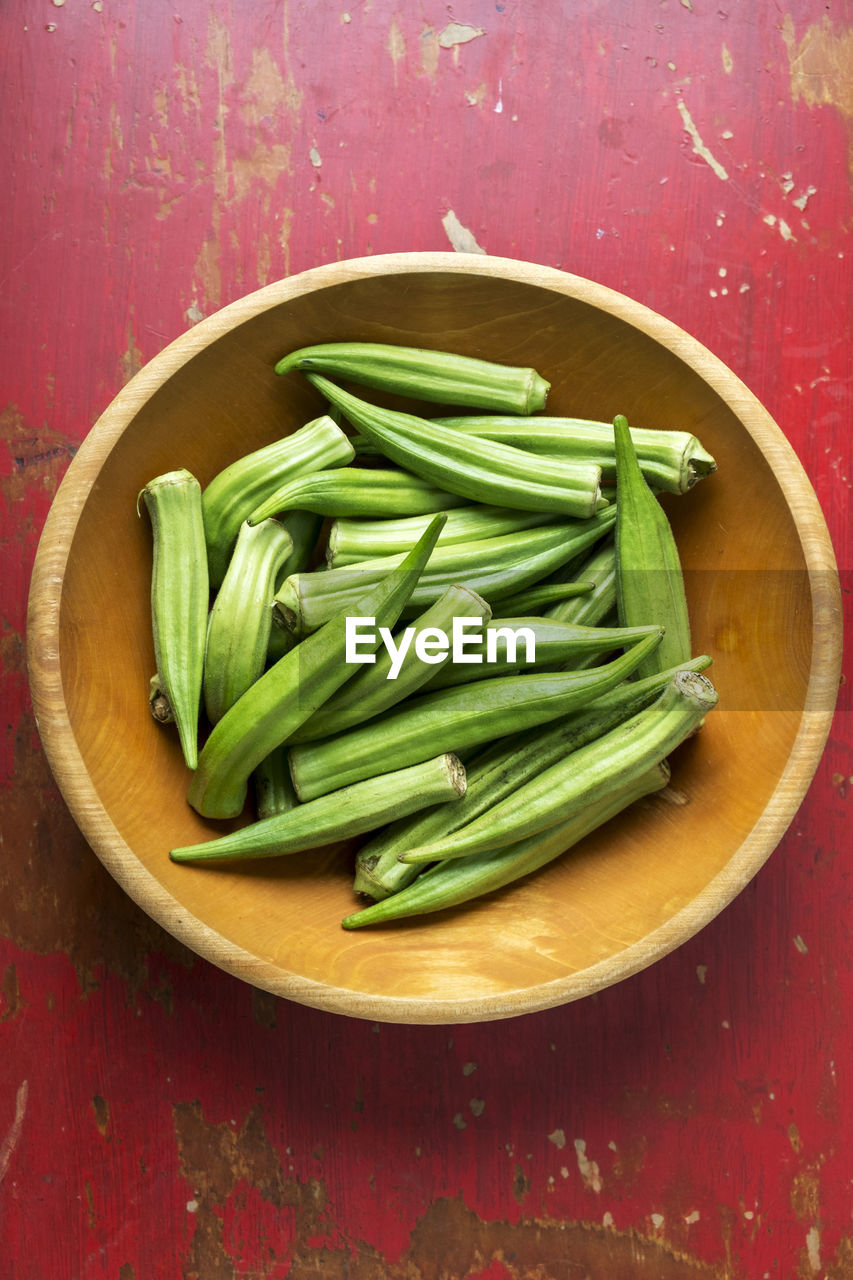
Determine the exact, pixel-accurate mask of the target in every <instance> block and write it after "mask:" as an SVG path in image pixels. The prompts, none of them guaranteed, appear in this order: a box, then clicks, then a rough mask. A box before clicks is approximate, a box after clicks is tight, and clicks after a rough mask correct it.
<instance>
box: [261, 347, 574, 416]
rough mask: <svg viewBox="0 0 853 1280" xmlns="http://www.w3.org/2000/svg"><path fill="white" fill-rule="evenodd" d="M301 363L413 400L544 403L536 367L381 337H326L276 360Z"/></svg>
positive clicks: (498, 405) (509, 407)
mask: <svg viewBox="0 0 853 1280" xmlns="http://www.w3.org/2000/svg"><path fill="white" fill-rule="evenodd" d="M294 369H300V370H302V372H303V373H307V372H314V373H321V374H328V375H329V377H331V378H341V379H343V380H344V381H345V382H356V383H358V384H360V385H361V386H365V387H373V388H374V389H375V390H379V391H390V392H394V393H395V394H397V395H404V396H409V397H412V398H414V399H416V400H427V401H436V402H438V403H439V404H455V405H468V406H470V407H471V408H481V409H493V410H494V411H496V412H504V413H520V414H530V413H536V412H537V411H538V410H540V409H543V408H544V406H545V401H546V399H547V396H548V391H549V388H550V384H549V383H548V382H546V381H545V379H544V378H543V377H541V376H540V375H539V374H538V373H537V372H536V370H535V369H525V368H521V367H519V366H516V365H505V364H496V363H494V362H493V361H491V360H481V359H479V358H478V357H475V356H462V355H457V354H455V353H453V352H448V351H430V350H425V349H423V348H421V347H407V346H393V345H390V344H387V343H381V342H326V343H321V344H319V345H316V346H312V347H302V348H301V349H300V350H298V351H292V352H291V353H290V354H289V355H287V356H284V357H283V358H282V359H281V360H279V361H278V363H277V364H276V366H275V371H276V373H278V374H285V373H289V372H291V370H294Z"/></svg>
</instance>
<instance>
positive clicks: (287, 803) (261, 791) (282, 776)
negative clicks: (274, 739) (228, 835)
mask: <svg viewBox="0 0 853 1280" xmlns="http://www.w3.org/2000/svg"><path fill="white" fill-rule="evenodd" d="M252 782H253V784H254V791H255V815H256V817H257V819H258V821H259V822H260V821H262V820H263V819H264V818H272V817H275V815H276V814H279V813H287V812H289V810H291V809H293V808H295V807H296V805H297V804H298V803H299V801H298V800H297V798H296V791H295V790H294V787H293V779H292V778H291V776H290V765H289V764H288V762H287V748H286V747H284V746H278V747H276V748H275V750H274V751H271V752H270V753H269V755H268V756H266V758H265V759H263V760H262V761H261V762H260V764H258V765H256V767H255V768H254V769H253V770H252Z"/></svg>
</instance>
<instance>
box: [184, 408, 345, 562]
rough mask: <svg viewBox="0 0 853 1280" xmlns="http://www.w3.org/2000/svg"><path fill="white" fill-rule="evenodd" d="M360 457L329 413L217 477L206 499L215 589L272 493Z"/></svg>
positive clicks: (236, 463) (207, 490)
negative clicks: (244, 529) (248, 524)
mask: <svg viewBox="0 0 853 1280" xmlns="http://www.w3.org/2000/svg"><path fill="white" fill-rule="evenodd" d="M354 456H355V451H354V449H353V447H352V444H351V443H350V440H349V438H348V436H347V435H346V433H345V432H343V431H342V430H341V428H340V427H339V426H338V425H337V423H335V422H334V421H333V420H332V418H331V417H330V416H329V415H328V414H324V415H322V416H321V417H319V418H315V419H314V420H313V421H311V422H308V423H306V424H305V425H304V426H302V427H300V428H299V429H298V430H297V431H294V432H293V434H292V435H289V436H284V437H283V438H282V439H281V440H276V441H274V442H273V443H272V444H268V445H265V446H264V447H263V448H261V449H256V450H255V451H254V452H253V453H247V454H245V455H244V456H243V457H241V458H238V459H237V460H236V461H234V462H232V463H231V464H230V465H229V466H227V467H225V468H224V469H223V470H222V471H220V472H219V473H218V474H217V475H216V476H214V478H213V479H212V480H211V482H210V484H208V485H207V486H206V488H205V490H204V493H203V495H202V509H203V513H204V530H205V537H206V540H207V554H208V564H209V572H210V582H211V585H212V586H214V587H218V586H219V585H220V583H221V582H222V579H223V578H224V576H225V570H226V568H227V567H228V558H229V556H230V555H231V551H232V549H233V547H234V543H235V541H236V539H237V534H238V532H239V529H240V526H241V524H243V522H244V521H245V520H247V519H248V518H249V516H250V515H251V514H252V512H253V511H254V510H255V509H256V508H257V507H258V506H259V505H260V504H261V503H262V502H263V501H264V499H265V498H267V497H268V496H269V495H270V493H272V492H274V491H275V490H276V489H279V488H280V487H281V486H282V484H284V483H285V482H286V481H289V480H292V479H294V478H295V477H297V476H301V475H305V474H306V473H310V472H313V471H319V470H321V469H323V468H326V467H339V466H344V465H345V464H346V463H347V462H351V461H352V459H353V457H354ZM270 514H272V515H275V514H276V512H271V513H270Z"/></svg>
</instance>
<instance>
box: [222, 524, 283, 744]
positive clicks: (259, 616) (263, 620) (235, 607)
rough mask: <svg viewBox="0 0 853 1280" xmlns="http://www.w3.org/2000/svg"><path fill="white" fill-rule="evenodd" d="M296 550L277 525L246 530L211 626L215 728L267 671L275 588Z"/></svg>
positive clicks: (237, 545)
mask: <svg viewBox="0 0 853 1280" xmlns="http://www.w3.org/2000/svg"><path fill="white" fill-rule="evenodd" d="M292 550H293V539H292V538H291V536H290V534H289V533H288V532H287V529H286V528H285V527H284V525H283V524H279V522H278V521H277V520H264V522H263V523H262V524H258V525H254V526H253V525H249V524H246V523H245V522H244V523H243V524H242V525H241V526H240V531H239V533H238V534H237V541H236V543H235V544H234V551H233V553H232V556H231V559H230V561H229V562H228V568H227V569H226V571H225V577H224V578H223V580H222V586H221V587H220V588H219V591H218V592H217V593H216V599H215V600H214V602H213V607H212V609H211V611H210V617H209V619H208V624H207V647H206V649H205V658H204V684H203V692H204V706H205V711H206V712H207V718H208V720H209V721H210V723H211V724H216V722H217V720H221V719H222V716H223V715H224V714H225V712H226V711H227V710H228V708H229V707H232V706H233V705H234V703H235V702H236V701H237V699H238V698H240V697H242V695H243V694H244V693H245V692H246V690H247V689H248V688H249V685H251V684H254V682H255V681H256V680H257V679H258V677H259V676H260V675H261V673H262V671H263V669H264V667H265V666H266V661H267V652H268V649H269V639H270V628H271V627H272V601H273V597H274V596H275V585H276V581H277V579H278V574H279V570H280V569H281V568H282V566H283V565H284V564H285V562H286V561H287V559H288V557H289V555H290V553H291V552H292Z"/></svg>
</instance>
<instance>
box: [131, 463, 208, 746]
mask: <svg viewBox="0 0 853 1280" xmlns="http://www.w3.org/2000/svg"><path fill="white" fill-rule="evenodd" d="M141 497H142V499H143V500H144V502H145V506H146V509H147V511H148V514H149V517H150V519H151V531H152V537H153V559H152V568H151V627H152V632H153V638H154V658H155V662H156V664H157V677H158V678H159V681H160V684H161V688H162V690H163V693H164V694H165V696H166V699H167V701H168V703H169V705H170V707H171V709H172V714H173V716H174V719H175V723H176V725H177V729H178V736H179V738H180V742H181V750H182V751H183V755H184V760H185V761H186V763H187V766H188V767H189V768H190V769H195V767H196V764H197V761H198V717H199V709H200V705H201V686H202V678H203V672H204V645H205V634H206V631H207V610H208V602H209V596H210V590H209V582H208V573H207V553H206V550H205V542H204V523H203V520H202V506H201V487H200V485H199V482H198V480H196V478H195V476H193V475H192V474H191V473H190V472H189V471H186V470H183V469H179V470H176V471H169V472H166V473H165V474H164V475H161V476H157V477H156V478H155V479H153V480H151V481H150V482H149V483H148V484H147V485H146V486H145V488H144V489H143V490H142V494H141Z"/></svg>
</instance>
